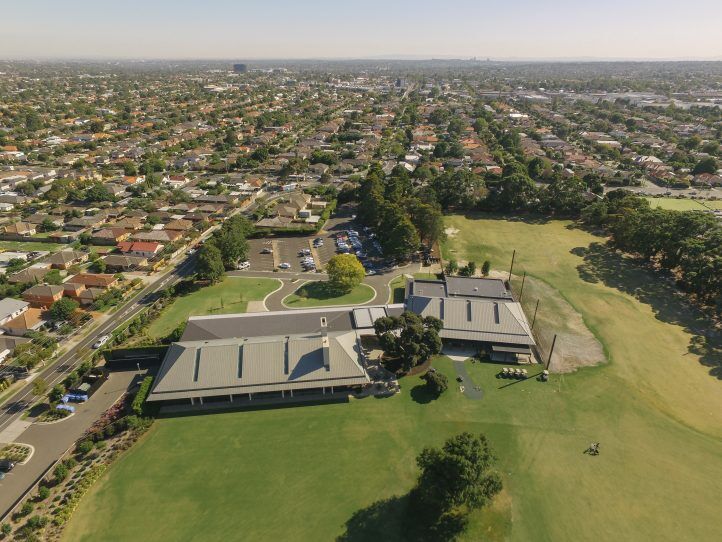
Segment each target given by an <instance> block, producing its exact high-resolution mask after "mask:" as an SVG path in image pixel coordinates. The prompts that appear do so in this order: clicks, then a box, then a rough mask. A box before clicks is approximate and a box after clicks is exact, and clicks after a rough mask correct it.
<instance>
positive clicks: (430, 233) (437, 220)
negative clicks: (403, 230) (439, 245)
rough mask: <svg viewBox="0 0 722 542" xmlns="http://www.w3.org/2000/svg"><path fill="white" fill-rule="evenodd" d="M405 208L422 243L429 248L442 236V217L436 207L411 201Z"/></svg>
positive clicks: (418, 201)
mask: <svg viewBox="0 0 722 542" xmlns="http://www.w3.org/2000/svg"><path fill="white" fill-rule="evenodd" d="M406 208H407V209H408V211H409V214H410V216H411V222H413V224H414V226H415V227H416V231H417V232H418V233H419V237H420V238H421V240H422V241H425V242H426V243H427V244H428V245H429V246H431V245H433V244H434V243H435V242H436V241H438V240H439V239H441V238H442V237H443V236H444V217H443V215H442V214H441V210H440V209H439V208H438V206H436V205H430V204H427V203H423V202H422V201H420V200H417V199H411V200H410V201H409V202H408V203H407V204H406Z"/></svg>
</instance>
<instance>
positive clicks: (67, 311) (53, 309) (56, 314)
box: [48, 297, 80, 322]
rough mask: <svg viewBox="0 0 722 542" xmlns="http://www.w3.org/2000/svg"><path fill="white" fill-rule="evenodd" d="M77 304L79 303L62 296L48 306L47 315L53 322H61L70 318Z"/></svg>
mask: <svg viewBox="0 0 722 542" xmlns="http://www.w3.org/2000/svg"><path fill="white" fill-rule="evenodd" d="M79 306H80V304H79V303H78V302H77V301H75V300H74V299H70V298H68V297H63V298H62V299H58V300H57V301H56V302H55V303H53V304H52V305H51V306H50V310H49V311H48V316H49V317H50V319H51V320H52V321H54V322H62V321H63V320H67V319H68V318H70V317H71V316H72V315H73V313H74V312H75V311H76V310H77V309H78V307H79Z"/></svg>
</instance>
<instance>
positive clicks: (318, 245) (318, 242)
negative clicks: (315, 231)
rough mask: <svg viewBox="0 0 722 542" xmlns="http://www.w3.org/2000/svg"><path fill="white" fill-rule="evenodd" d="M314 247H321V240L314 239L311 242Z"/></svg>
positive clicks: (318, 238)
mask: <svg viewBox="0 0 722 542" xmlns="http://www.w3.org/2000/svg"><path fill="white" fill-rule="evenodd" d="M313 244H314V246H317V247H322V246H323V239H321V238H320V237H316V239H314V240H313Z"/></svg>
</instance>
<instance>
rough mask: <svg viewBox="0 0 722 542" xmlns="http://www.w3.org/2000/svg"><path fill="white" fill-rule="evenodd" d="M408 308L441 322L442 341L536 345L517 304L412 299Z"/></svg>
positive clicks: (435, 298)
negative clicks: (456, 340) (460, 340)
mask: <svg viewBox="0 0 722 542" xmlns="http://www.w3.org/2000/svg"><path fill="white" fill-rule="evenodd" d="M407 308H408V309H409V310H411V311H413V312H415V313H417V314H419V315H421V316H435V317H436V318H439V319H440V320H442V321H443V322H444V328H443V329H442V330H441V333H439V335H440V336H441V338H442V339H443V338H445V339H463V340H471V341H482V342H494V343H503V344H523V345H530V344H534V339H533V338H532V336H531V330H530V328H529V324H528V322H527V320H526V316H525V315H524V311H523V310H522V308H521V305H519V303H516V302H504V301H492V300H487V299H459V298H449V297H422V296H410V297H409V298H408V299H407Z"/></svg>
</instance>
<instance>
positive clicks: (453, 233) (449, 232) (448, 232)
mask: <svg viewBox="0 0 722 542" xmlns="http://www.w3.org/2000/svg"><path fill="white" fill-rule="evenodd" d="M444 233H445V234H446V237H448V238H449V239H451V238H452V237H456V234H457V233H459V230H458V229H457V228H446V229H445V230H444Z"/></svg>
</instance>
